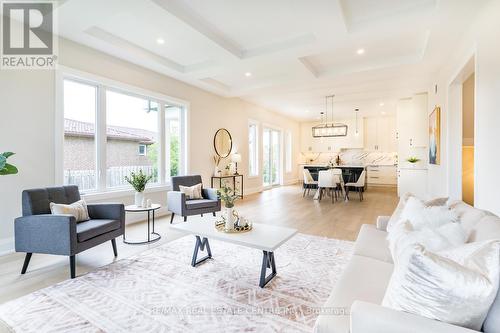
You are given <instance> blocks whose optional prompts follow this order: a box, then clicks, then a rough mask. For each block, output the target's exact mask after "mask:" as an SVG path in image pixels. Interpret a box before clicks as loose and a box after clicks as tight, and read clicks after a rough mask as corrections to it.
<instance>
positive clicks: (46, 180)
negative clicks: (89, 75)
mask: <svg viewBox="0 0 500 333" xmlns="http://www.w3.org/2000/svg"><path fill="white" fill-rule="evenodd" d="M53 86H54V75H53V73H52V72H49V71H40V70H38V71H24V70H23V71H10V70H0V152H4V151H13V152H15V153H16V155H14V156H12V157H11V158H9V162H10V163H12V164H14V165H16V166H17V167H18V168H19V174H17V175H15V176H0V253H1V252H2V251H3V250H5V249H8V248H10V247H11V246H12V239H11V238H12V235H13V230H14V217H16V216H19V215H20V214H21V191H22V189H24V188H30V187H38V186H45V185H47V184H48V185H51V184H53V183H54V111H53V110H54V88H53Z"/></svg>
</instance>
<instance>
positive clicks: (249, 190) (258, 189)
mask: <svg viewBox="0 0 500 333" xmlns="http://www.w3.org/2000/svg"><path fill="white" fill-rule="evenodd" d="M262 191H263V188H262V186H259V187H253V188H247V189H245V192H244V195H250V194H255V193H260V192H262Z"/></svg>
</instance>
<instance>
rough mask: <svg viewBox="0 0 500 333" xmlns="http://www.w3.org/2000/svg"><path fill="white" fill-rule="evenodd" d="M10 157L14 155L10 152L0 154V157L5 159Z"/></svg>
mask: <svg viewBox="0 0 500 333" xmlns="http://www.w3.org/2000/svg"><path fill="white" fill-rule="evenodd" d="M12 155H15V153H13V152H11V151H6V152H5V153H3V154H2V156H3V157H5V158H9V157H11V156H12Z"/></svg>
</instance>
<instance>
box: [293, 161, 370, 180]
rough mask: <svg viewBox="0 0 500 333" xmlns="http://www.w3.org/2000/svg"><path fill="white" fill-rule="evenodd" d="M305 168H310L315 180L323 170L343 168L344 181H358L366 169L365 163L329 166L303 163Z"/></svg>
mask: <svg viewBox="0 0 500 333" xmlns="http://www.w3.org/2000/svg"><path fill="white" fill-rule="evenodd" d="M302 167H303V168H304V169H307V170H309V172H310V173H311V176H312V178H313V179H314V180H318V174H319V172H320V171H321V170H328V169H342V178H343V179H344V183H354V182H357V181H358V179H359V176H360V175H361V173H362V172H363V170H365V169H366V167H365V166H364V165H342V164H341V165H334V166H328V165H326V164H303V165H302Z"/></svg>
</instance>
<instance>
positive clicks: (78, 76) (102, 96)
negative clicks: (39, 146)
mask: <svg viewBox="0 0 500 333" xmlns="http://www.w3.org/2000/svg"><path fill="white" fill-rule="evenodd" d="M64 80H71V81H75V82H79V83H82V84H87V85H91V86H94V87H96V89H97V93H96V94H97V106H96V125H95V128H96V133H95V140H96V165H97V181H96V182H97V188H96V189H95V190H88V191H85V192H82V194H84V195H85V197H86V198H89V197H90V198H92V199H106V198H112V197H120V196H123V195H129V194H133V192H134V191H133V189H131V188H130V187H129V186H127V187H119V188H108V187H106V91H114V92H119V93H122V94H125V95H129V96H135V97H140V98H145V99H149V100H151V101H154V102H156V103H158V106H159V110H158V133H159V138H160V142H159V150H160V151H159V153H158V157H159V158H158V170H159V183H157V184H154V185H151V186H148V188H147V189H146V192H157V191H163V190H170V189H171V184H170V176H167V175H166V167H165V166H166V161H165V155H166V154H165V148H166V147H165V104H169V105H178V106H179V107H180V108H182V109H183V111H182V112H181V118H180V119H179V121H180V136H181V140H180V145H181V147H180V149H179V151H180V152H181V158H180V161H179V170H180V174H181V175H182V174H187V173H188V172H189V167H188V166H189V161H188V156H189V149H188V140H187V138H188V129H189V126H188V120H189V108H190V104H189V102H187V101H184V100H181V99H178V98H175V97H171V96H167V95H164V94H161V93H157V92H153V91H149V90H146V89H142V88H138V87H136V86H132V85H129V84H126V83H122V82H119V81H114V80H111V79H108V78H104V77H100V76H98V75H94V74H90V73H87V72H82V71H79V70H75V69H72V68H69V67H65V66H61V65H60V66H59V69H58V70H57V72H56V119H55V122H56V124H55V180H56V183H57V184H63V182H64Z"/></svg>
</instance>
